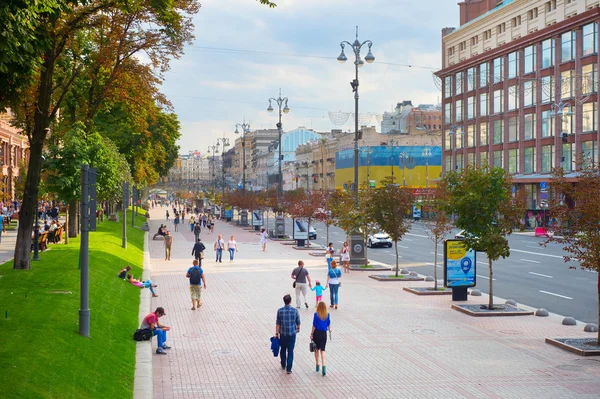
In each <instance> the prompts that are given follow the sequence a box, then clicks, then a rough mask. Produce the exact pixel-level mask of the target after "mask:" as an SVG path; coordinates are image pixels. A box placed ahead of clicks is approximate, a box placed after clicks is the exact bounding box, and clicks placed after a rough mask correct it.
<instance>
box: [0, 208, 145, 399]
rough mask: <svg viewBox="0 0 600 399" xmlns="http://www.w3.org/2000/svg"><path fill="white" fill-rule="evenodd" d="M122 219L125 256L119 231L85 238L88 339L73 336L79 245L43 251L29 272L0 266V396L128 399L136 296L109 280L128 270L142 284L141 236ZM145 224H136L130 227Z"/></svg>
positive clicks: (101, 228)
mask: <svg viewBox="0 0 600 399" xmlns="http://www.w3.org/2000/svg"><path fill="white" fill-rule="evenodd" d="M128 219H129V223H128V227H127V249H123V248H122V247H121V240H122V239H121V231H122V224H121V223H114V222H108V221H105V222H103V223H100V224H98V226H97V231H96V232H90V257H89V300H90V310H91V328H90V330H91V334H90V335H91V336H90V338H84V337H82V336H80V335H79V334H78V331H79V313H78V312H79V293H80V286H79V284H80V278H79V277H80V271H79V269H78V264H79V238H73V239H70V240H69V245H64V244H50V245H49V248H50V250H48V251H44V252H41V253H40V258H41V260H40V261H38V262H32V266H31V270H14V269H13V268H12V267H13V263H12V261H11V262H6V263H4V264H2V265H0V275H1V276H2V277H1V278H0V328H1V329H2V331H4V334H3V337H2V344H1V345H0V370H2V373H0V386H1V387H2V394H1V395H0V396H2V397H6V398H130V397H132V396H133V377H134V368H135V341H133V340H132V334H133V332H134V331H135V329H136V328H138V309H139V302H140V289H139V288H136V287H134V286H132V285H130V284H128V283H127V282H125V281H123V280H120V279H118V278H117V277H116V275H117V273H118V271H119V270H120V269H121V268H123V267H125V266H126V265H128V264H129V265H131V266H132V272H133V274H134V275H135V276H141V274H142V265H143V251H144V232H143V231H142V230H141V229H139V228H132V227H131V224H130V223H131V222H130V221H131V219H130V218H128ZM144 219H145V218H144V217H142V216H141V215H140V216H138V217H137V218H136V221H135V222H136V225H137V226H141V225H142V224H143V223H144V221H145V220H144ZM120 220H121V221H122V218H121V219H120ZM52 291H54V292H56V293H53V292H52ZM61 292H62V293H61ZM65 292H66V293H65ZM68 292H71V294H69V293H68Z"/></svg>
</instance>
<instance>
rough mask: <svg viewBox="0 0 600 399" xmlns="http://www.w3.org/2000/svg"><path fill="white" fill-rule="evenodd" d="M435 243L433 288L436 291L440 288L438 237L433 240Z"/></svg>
mask: <svg viewBox="0 0 600 399" xmlns="http://www.w3.org/2000/svg"><path fill="white" fill-rule="evenodd" d="M433 245H434V247H435V248H434V249H433V289H434V290H435V291H437V289H438V282H437V252H438V248H437V247H438V242H437V237H436V241H434V242H433Z"/></svg>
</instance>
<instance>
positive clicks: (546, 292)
mask: <svg viewBox="0 0 600 399" xmlns="http://www.w3.org/2000/svg"><path fill="white" fill-rule="evenodd" d="M540 292H541V293H544V294H548V295H554V296H557V297H559V298H565V299H573V298H571V297H569V296H564V295H558V294H555V293H553V292H548V291H542V290H540Z"/></svg>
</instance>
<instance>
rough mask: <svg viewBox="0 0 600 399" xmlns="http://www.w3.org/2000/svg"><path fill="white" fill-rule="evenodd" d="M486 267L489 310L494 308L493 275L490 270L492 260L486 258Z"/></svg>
mask: <svg viewBox="0 0 600 399" xmlns="http://www.w3.org/2000/svg"><path fill="white" fill-rule="evenodd" d="M488 269H489V272H490V299H489V300H488V309H489V310H494V291H493V287H492V286H493V284H492V282H493V281H494V279H493V277H494V273H493V272H492V260H491V259H488Z"/></svg>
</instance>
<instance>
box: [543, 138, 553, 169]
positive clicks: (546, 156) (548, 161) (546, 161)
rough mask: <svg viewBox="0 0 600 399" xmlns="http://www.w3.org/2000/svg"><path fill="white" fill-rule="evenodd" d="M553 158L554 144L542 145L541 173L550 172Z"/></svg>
mask: <svg viewBox="0 0 600 399" xmlns="http://www.w3.org/2000/svg"><path fill="white" fill-rule="evenodd" d="M553 160H554V145H553V144H550V145H544V146H542V171H541V172H542V173H550V172H552V164H553Z"/></svg>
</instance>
